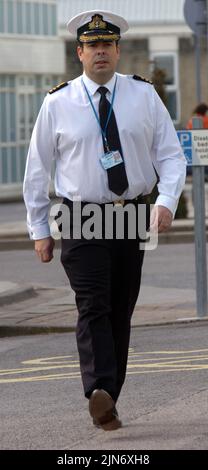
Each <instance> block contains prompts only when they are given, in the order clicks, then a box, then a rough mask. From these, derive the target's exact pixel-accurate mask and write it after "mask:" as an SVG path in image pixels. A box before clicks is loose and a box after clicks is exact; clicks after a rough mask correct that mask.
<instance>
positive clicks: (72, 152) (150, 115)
mask: <svg viewBox="0 0 208 470" xmlns="http://www.w3.org/2000/svg"><path fill="white" fill-rule="evenodd" d="M116 77H117V85H116V94H115V101H114V106H113V109H114V113H115V116H116V121H117V125H118V129H119V135H120V140H121V145H122V150H123V157H124V161H125V167H126V173H127V178H128V182H129V187H128V189H127V190H126V191H125V192H124V193H123V194H122V196H121V198H123V199H134V198H135V197H136V196H138V195H140V194H143V195H145V194H149V193H150V192H151V190H152V189H153V187H154V185H155V183H156V174H155V169H156V171H157V173H158V174H159V176H160V182H159V184H158V190H159V196H158V198H157V201H156V204H157V205H163V206H165V207H167V208H168V209H170V210H171V212H172V213H173V214H174V213H175V211H176V208H177V204H178V199H179V197H180V194H181V191H182V189H183V186H184V182H185V175H186V160H185V157H184V155H183V151H182V149H181V146H180V143H179V140H178V137H177V134H176V132H175V129H174V126H173V123H172V121H171V118H170V115H169V113H168V111H167V109H166V108H165V106H164V105H163V103H162V101H161V99H160V98H159V96H158V94H157V93H156V91H155V89H154V87H153V86H152V85H151V84H149V83H146V82H143V81H137V80H135V79H133V78H132V76H128V75H121V74H119V73H116V74H115V75H114V76H113V78H112V79H111V80H110V81H109V82H108V83H106V84H105V87H106V88H108V90H109V91H108V93H107V95H106V96H107V99H108V100H109V101H111V99H112V92H113V89H114V85H115V80H116ZM83 81H84V83H85V85H86V87H87V89H88V91H89V94H90V96H91V99H92V101H93V104H94V106H95V109H96V111H97V113H99V111H98V107H99V100H100V93H99V92H98V91H97V90H98V88H99V86H100V85H98V84H97V83H95V82H93V81H92V80H90V79H89V78H88V77H87V76H86V74H85V73H84V74H83V75H82V76H80V77H78V78H76V79H75V80H72V81H70V82H68V85H67V86H66V87H64V88H62V89H60V90H58V91H56V92H54V93H52V94H48V95H47V96H46V97H45V99H44V102H43V104H42V107H41V110H40V112H39V115H38V118H37V121H36V124H35V127H34V130H33V134H32V138H31V142H30V147H29V151H28V157H27V163H26V171H25V179H24V187H23V192H24V199H25V204H26V207H27V212H28V218H27V222H28V230H29V233H30V236H31V238H33V239H34V240H37V239H42V238H45V237H48V236H50V228H49V224H48V210H49V204H50V200H49V196H48V192H49V183H50V175H51V166H52V161H53V159H55V162H56V171H55V180H54V184H55V192H56V195H57V196H59V197H66V198H68V199H70V200H73V199H74V198H77V197H78V198H79V197H80V198H81V200H82V201H88V202H95V203H96V202H97V203H105V202H111V201H115V200H117V199H119V197H118V196H117V195H116V194H114V193H113V192H111V191H110V190H109V187H108V177H107V172H106V170H104V169H103V167H102V165H101V162H100V157H101V156H102V155H103V153H104V149H103V141H102V134H101V129H100V127H99V124H98V122H97V120H96V117H95V114H94V112H93V109H92V106H91V104H90V101H89V97H88V96H87V93H86V90H85V87H84V85H83Z"/></svg>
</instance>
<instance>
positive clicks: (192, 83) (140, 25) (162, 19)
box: [59, 0, 208, 128]
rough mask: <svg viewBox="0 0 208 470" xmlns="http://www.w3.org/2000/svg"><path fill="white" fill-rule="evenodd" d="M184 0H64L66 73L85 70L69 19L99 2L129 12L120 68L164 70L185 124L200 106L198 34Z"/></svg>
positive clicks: (206, 66)
mask: <svg viewBox="0 0 208 470" xmlns="http://www.w3.org/2000/svg"><path fill="white" fill-rule="evenodd" d="M184 2H185V0H174V1H173V0H70V1H68V0H59V35H60V36H61V37H63V38H64V40H65V42H66V57H67V70H66V76H65V78H66V79H68V80H69V79H71V78H74V77H75V76H77V75H78V74H79V73H81V67H80V64H79V62H78V60H77V59H76V41H75V39H73V38H72V37H71V36H70V35H69V34H68V33H67V30H66V22H67V19H68V18H70V17H73V16H75V15H76V14H78V13H80V12H81V11H85V10H90V9H96V8H100V9H103V10H111V11H112V12H114V13H117V14H120V15H122V16H124V17H125V18H126V19H127V21H128V22H129V25H130V29H129V31H128V32H127V33H126V34H125V35H124V37H123V39H122V41H121V48H122V54H121V60H120V64H119V68H118V71H120V72H121V73H126V74H139V75H144V76H146V77H147V78H150V79H151V77H152V73H153V69H154V67H158V68H160V69H162V70H164V71H165V74H166V78H165V86H166V95H167V107H168V109H169V112H170V114H171V117H172V119H173V122H174V124H175V126H176V127H177V128H183V127H184V126H185V125H186V122H187V120H188V119H189V118H190V115H191V113H192V110H193V109H194V108H195V106H196V104H197V103H196V70H195V51H194V37H193V33H192V31H191V30H190V28H189V27H188V26H187V24H186V23H185V19H184ZM201 48H202V52H201V81H202V100H204V101H206V102H208V86H207V80H208V43H207V41H206V38H204V40H203V39H202V40H201Z"/></svg>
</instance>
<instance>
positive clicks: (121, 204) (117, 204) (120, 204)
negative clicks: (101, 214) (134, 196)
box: [113, 199, 125, 207]
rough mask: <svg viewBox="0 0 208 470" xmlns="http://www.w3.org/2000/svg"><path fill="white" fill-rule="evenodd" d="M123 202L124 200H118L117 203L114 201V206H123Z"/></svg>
mask: <svg viewBox="0 0 208 470" xmlns="http://www.w3.org/2000/svg"><path fill="white" fill-rule="evenodd" d="M124 203H125V200H124V199H118V200H117V201H114V203H113V204H114V206H122V207H123V206H124Z"/></svg>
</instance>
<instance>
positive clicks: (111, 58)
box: [77, 41, 120, 84]
mask: <svg viewBox="0 0 208 470" xmlns="http://www.w3.org/2000/svg"><path fill="white" fill-rule="evenodd" d="M77 53H78V57H79V59H80V61H81V62H82V64H83V68H84V70H85V72H86V74H87V76H88V77H89V78H91V79H92V80H93V81H95V82H96V83H99V84H103V83H106V82H107V81H109V80H110V79H111V78H112V76H113V74H114V73H115V71H116V67H117V63H118V60H119V57H120V48H119V46H118V45H117V44H116V42H115V41H109V42H107V41H106V42H105V41H99V42H92V43H87V44H84V45H83V48H82V47H80V46H78V48H77Z"/></svg>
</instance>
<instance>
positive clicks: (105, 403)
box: [89, 389, 122, 431]
mask: <svg viewBox="0 0 208 470" xmlns="http://www.w3.org/2000/svg"><path fill="white" fill-rule="evenodd" d="M89 412H90V415H91V416H92V418H93V424H94V425H95V426H97V427H99V428H102V429H104V431H114V430H116V429H119V428H120V427H121V426H122V423H121V421H120V420H119V418H118V413H117V410H116V408H115V403H114V401H113V399H112V397H111V396H110V395H109V394H108V393H107V392H106V391H105V390H102V389H101V390H94V391H93V392H92V394H91V397H90V400H89Z"/></svg>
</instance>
